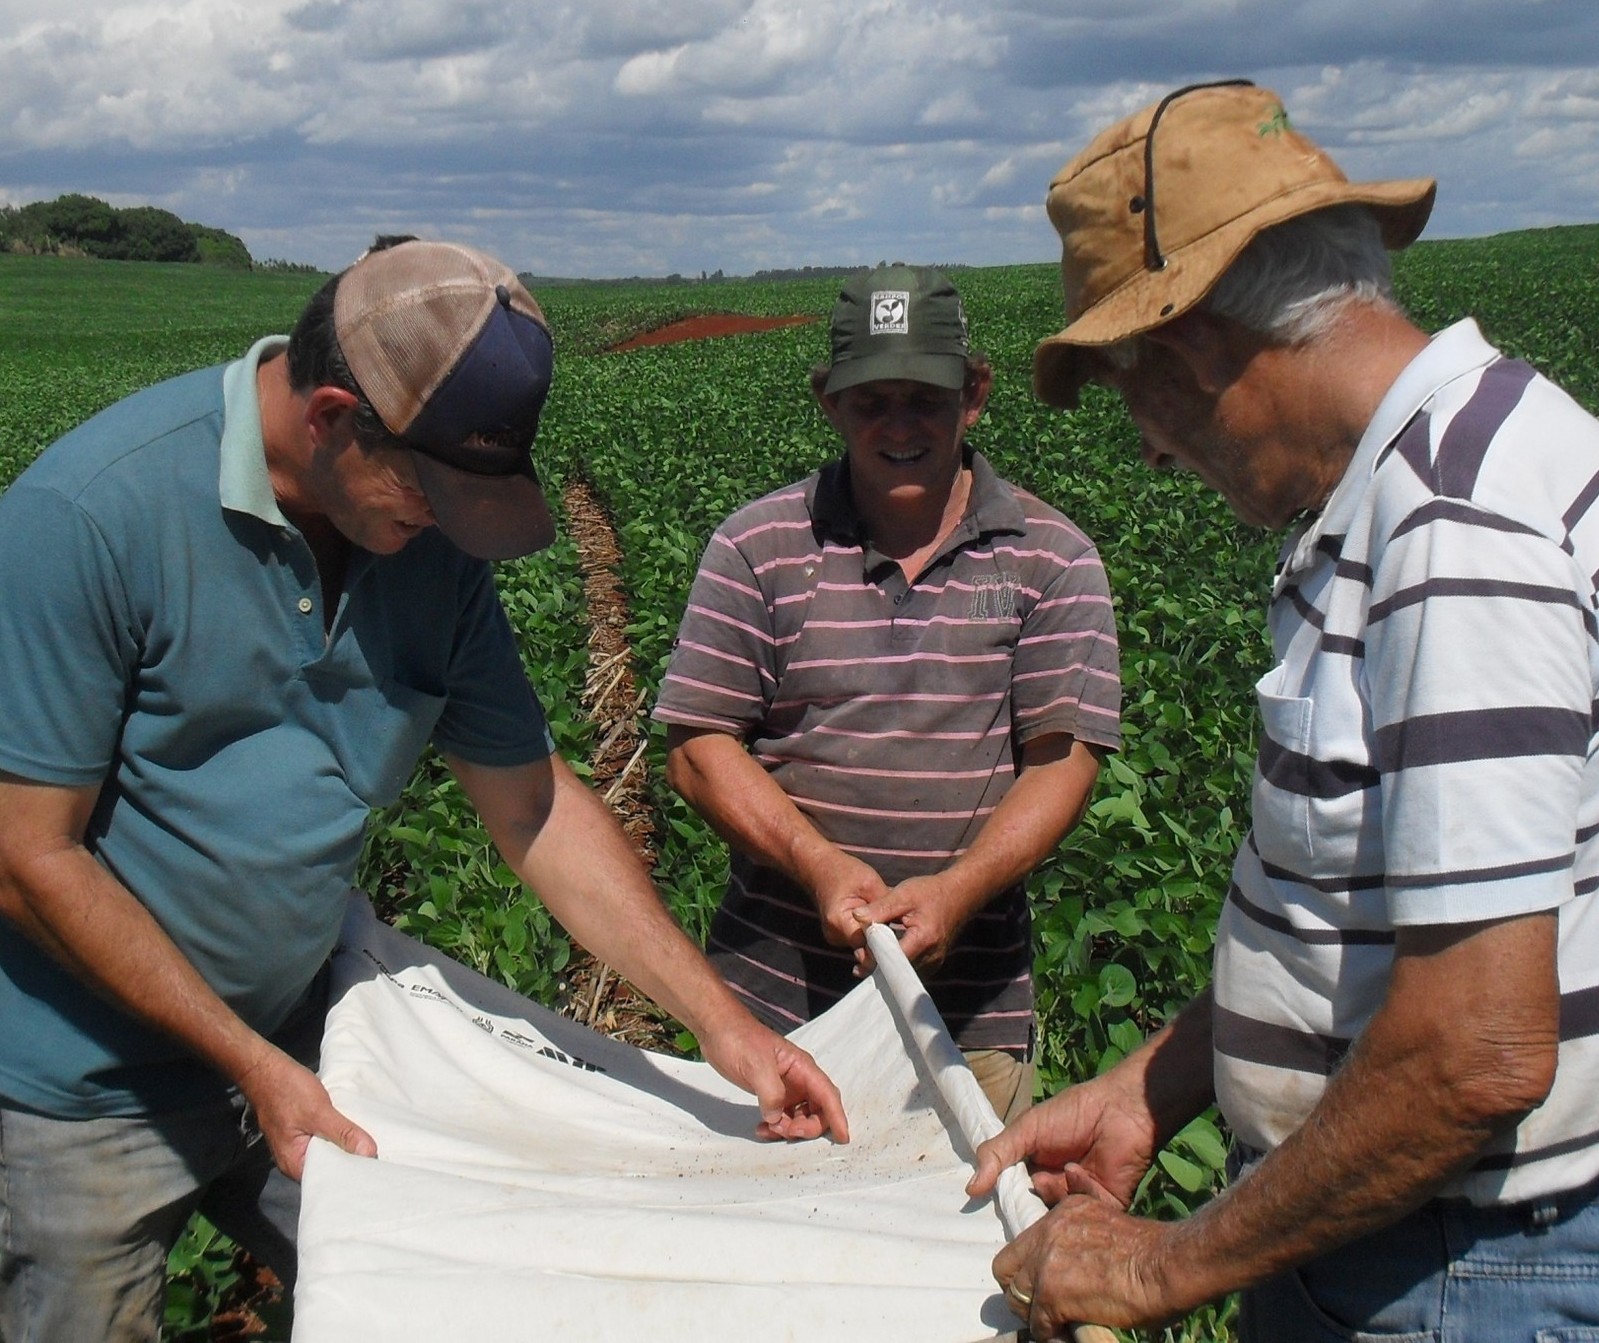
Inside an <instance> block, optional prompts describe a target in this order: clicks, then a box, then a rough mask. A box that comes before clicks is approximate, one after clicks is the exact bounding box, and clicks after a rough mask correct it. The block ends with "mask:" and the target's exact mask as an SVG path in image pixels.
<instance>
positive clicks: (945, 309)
mask: <svg viewBox="0 0 1599 1343" xmlns="http://www.w3.org/2000/svg"><path fill="white" fill-rule="evenodd" d="M969 352H970V345H969V343H968V340H967V335H966V310H965V309H964V308H963V307H962V306H961V298H960V295H959V294H957V293H956V292H955V286H954V285H952V284H951V283H950V282H949V279H948V277H947V276H945V275H944V274H943V272H941V271H937V270H934V269H932V267H930V266H879V267H878V268H877V269H876V270H874V271H867V272H865V273H863V274H860V275H854V276H851V277H850V278H849V279H848V280H847V281H845V283H844V288H843V289H842V290H840V291H839V295H838V302H837V303H835V304H834V305H833V358H832V362H831V364H830V365H829V368H828V374H827V381H826V383H825V384H824V385H823V388H822V390H823V391H824V392H826V393H827V394H828V395H832V394H833V393H835V392H841V391H843V390H844V389H845V388H846V387H855V386H857V385H859V384H860V383H863V382H879V381H883V380H886V379H890V378H904V379H907V380H909V381H911V382H926V383H931V384H932V385H933V386H935V387H948V388H951V389H955V388H960V387H963V386H965V384H966V356H967V354H968V353H969Z"/></svg>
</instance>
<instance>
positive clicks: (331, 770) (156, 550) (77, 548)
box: [0, 337, 552, 1117]
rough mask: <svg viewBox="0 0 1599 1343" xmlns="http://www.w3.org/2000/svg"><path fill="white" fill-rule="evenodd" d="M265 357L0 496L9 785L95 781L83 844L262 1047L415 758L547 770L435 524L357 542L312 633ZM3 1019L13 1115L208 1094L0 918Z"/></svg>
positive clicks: (111, 416) (156, 405)
mask: <svg viewBox="0 0 1599 1343" xmlns="http://www.w3.org/2000/svg"><path fill="white" fill-rule="evenodd" d="M284 344H285V342H284V340H283V338H281V337H270V338H268V339H266V340H263V341H261V342H259V343H258V344H257V345H256V346H255V347H254V348H253V349H251V351H250V352H249V354H248V355H247V356H246V357H245V358H244V359H242V360H240V361H238V362H237V363H234V364H231V365H228V366H227V367H226V368H220V367H219V368H211V369H205V370H201V371H199V372H196V373H190V374H187V375H185V376H183V377H179V378H175V379H173V380H172V381H170V382H165V383H162V384H160V385H159V386H156V387H152V388H149V389H147V390H145V391H142V392H139V393H137V394H135V395H134V396H131V397H129V398H128V399H126V400H125V401H122V402H119V403H118V404H116V405H114V406H112V407H110V408H109V409H108V410H106V411H104V412H102V413H101V414H99V415H97V416H95V417H94V418H93V419H92V420H89V421H88V422H87V423H85V424H83V425H81V426H80V427H79V428H77V429H75V430H73V431H72V432H71V433H69V434H68V435H66V437H64V438H62V439H61V440H59V441H58V442H57V443H55V444H53V445H52V446H51V447H50V448H48V449H47V450H46V451H45V452H43V453H42V454H41V455H40V456H39V458H38V459H37V461H35V462H34V464H33V465H32V466H30V467H29V468H28V469H27V470H26V471H25V472H23V473H22V475H21V476H20V477H18V479H17V480H16V482H15V483H14V484H13V485H12V486H11V488H10V489H9V490H7V491H6V493H5V494H4V495H3V496H0V704H3V710H0V770H5V771H8V772H10V773H12V774H16V775H20V776H21V777H23V778H26V779H32V780H36V781H38V782H41V783H47V784H59V785H63V786H66V787H70V788H82V787H98V788H99V789H100V794H99V802H98V805H97V806H96V808H95V811H94V814H93V818H92V820H91V822H90V824H89V828H88V833H87V836H86V844H87V846H88V848H89V849H90V851H91V852H92V853H93V854H94V856H95V857H96V858H97V859H98V860H99V861H100V862H101V863H103V864H104V865H105V867H106V868H107V869H108V870H110V871H111V872H112V873H114V874H115V875H116V877H117V878H118V879H119V880H120V881H121V882H122V883H123V884H124V885H125V886H126V887H127V888H128V889H129V890H130V891H132V892H133V893H134V895H135V896H137V897H138V899H139V900H140V901H141V902H143V904H144V905H145V906H146V907H147V908H148V909H149V910H150V912H151V913H152V914H153V915H154V916H155V918H156V919H157V920H158V921H159V922H160V924H161V926H162V927H163V928H164V929H165V930H166V932H167V933H168V934H169V935H170V936H171V937H172V939H173V941H174V942H176V943H177V945H178V947H179V948H180V949H181V950H182V952H183V953H184V955H186V956H187V957H188V958H189V959H190V960H191V961H192V962H193V963H194V965H195V966H196V967H197V968H198V969H199V971H200V973H201V974H202V975H203V976H204V977H205V979H206V981H207V982H208V983H209V984H210V985H211V986H212V987H213V988H214V989H216V991H217V992H218V993H219V994H220V995H221V996H222V997H223V998H224V999H225V1000H226V1001H227V1002H228V1003H229V1004H230V1005H231V1006H232V1007H233V1008H234V1010H235V1011H237V1012H238V1013H239V1015H240V1016H241V1017H243V1018H244V1020H245V1021H247V1022H248V1023H249V1024H250V1025H251V1026H252V1027H254V1028H255V1029H257V1030H259V1031H262V1032H263V1033H268V1034H270V1033H271V1032H272V1031H273V1030H274V1029H275V1028H276V1027H277V1026H278V1025H279V1024H281V1023H282V1022H283V1020H284V1018H285V1017H286V1016H287V1014H288V1013H289V1011H290V1009H291V1008H292V1007H293V1006H294V1005H295V1003H296V1002H297V1000H299V999H300V998H301V997H302V995H303V994H304V992H305V990H306V988H307V986H308V985H309V984H310V982H311V980H312V978H313V977H314V976H315V974H316V972H317V969H318V968H319V967H320V966H321V964H322V962H323V961H324V960H325V959H326V957H327V956H328V953H329V952H330V950H331V949H332V947H333V943H334V939H335V936H336V934H337V932H338V928H339V921H340V917H341V915H342V912H343V907H344V901H345V895H346V892H347V891H348V889H349V885H350V883H351V881H352V879H353V877H354V874H355V868H356V862H357V860H358V858H359V855H360V851H361V841H362V834H363V830H364V828H365V824H366V820H367V816H368V813H369V811H370V810H371V809H372V808H373V807H380V806H383V805H384V804H386V803H389V802H392V801H393V800H394V799H395V798H396V797H397V796H398V795H399V792H400V789H401V788H402V787H403V786H404V784H405V782H406V781H407V779H408V778H409V777H410V775H411V772H412V770H413V769H414V768H415V765H416V762H417V759H418V757H419V755H420V754H421V752H422V750H423V748H424V747H425V746H426V745H427V743H428V742H429V740H430V739H431V740H432V741H433V742H434V743H435V744H436V745H437V746H438V747H439V748H440V749H442V750H445V751H448V752H451V753H452V754H456V755H459V756H461V757H463V758H464V759H467V760H470V761H473V762H474V763H478V764H485V765H516V764H523V763H526V762H529V761H532V760H537V759H542V758H543V757H544V756H546V755H548V754H549V753H550V751H551V750H552V745H551V741H550V737H549V732H548V729H547V728H546V726H545V721H544V715H543V713H542V711H541V709H540V707H539V704H538V701H537V698H536V697H535V695H534V693H533V691H532V689H531V687H530V686H529V685H528V682H527V678H526V676H525V675H524V674H523V670H522V665H521V661H520V659H519V657H518V654H517V650H516V645H515V641H514V639H513V637H512V633H511V629H510V626H509V624H508V622H507V621H506V618H505V614H504V611H503V610H502V608H501V606H500V603H499V599H498V597H497V596H496V594H495V590H494V581H493V574H492V571H491V569H490V567H489V565H487V564H486V563H484V562H482V561H480V560H475V559H472V558H470V557H468V556H467V555H464V554H463V553H462V552H461V551H459V550H457V549H456V548H455V547H454V546H453V545H452V544H451V543H450V542H449V541H447V540H446V539H445V538H444V537H443V535H442V534H440V533H439V532H437V531H428V532H425V533H423V534H422V535H420V536H418V537H417V538H416V539H414V540H413V541H412V542H411V543H410V544H409V545H407V546H406V547H405V548H404V549H403V550H401V551H400V552H399V553H398V554H395V555H389V556H374V555H371V554H369V553H367V552H365V551H361V550H356V551H355V552H354V553H353V555H352V556H351V559H350V564H349V571H348V574H347V576H346V578H345V584H344V591H343V593H342V594H341V595H340V597H339V599H338V607H337V609H336V611H335V612H334V613H333V617H332V621H331V626H330V627H329V626H327V625H325V624H324V618H323V597H322V589H321V583H320V581H319V579H318V576H317V569H316V564H315V562H314V560H313V558H312V555H311V550H310V547H309V546H308V545H307V544H306V542H305V539H304V538H303V537H302V536H301V535H300V533H299V532H298V531H297V530H296V529H295V528H294V527H293V526H292V525H291V524H290V523H289V521H288V519H287V518H285V517H284V516H283V514H282V512H281V511H280V510H279V508H278V506H277V502H276V500H275V499H274V497H273V493H272V486H271V481H270V478H269V476H268V473H267V466H266V459H265V455H264V452H263V449H262V444H261V417H260V407H259V404H258V402H257V398H256V370H257V365H258V363H259V361H260V360H261V359H262V358H263V357H267V356H270V355H273V354H277V353H279V352H281V350H282V349H283V347H284ZM325 629H326V630H328V631H329V632H327V633H324V630H325ZM4 823H5V822H4V818H3V817H0V825H3V824H4ZM0 1023H3V1025H0V1097H3V1098H5V1099H6V1100H7V1101H9V1102H10V1103H11V1104H13V1105H19V1106H22V1107H25V1108H28V1109H33V1110H37V1111H40V1112H42V1113H45V1114H52V1115H60V1116H66V1117H74V1116H92V1115H107V1114H139V1113H146V1112H150V1111H155V1110H160V1109H165V1108H170V1107H172V1106H176V1105H183V1104H189V1103H192V1102H194V1101H196V1100H200V1099H204V1098H205V1097H206V1096H208V1095H210V1094H215V1093H217V1092H219V1091H220V1090H221V1089H222V1087H223V1079H221V1078H220V1077H218V1076H217V1075H216V1074H215V1073H214V1072H212V1071H211V1070H210V1069H209V1068H207V1067H206V1066H205V1065H203V1064H201V1063H200V1062H199V1060H197V1059H195V1058H194V1057H193V1056H191V1055H189V1054H187V1053H186V1052H185V1051H184V1050H182V1048H181V1047H179V1046H177V1045H175V1044H174V1043H173V1042H172V1041H171V1040H169V1039H167V1038H166V1037H165V1036H162V1035H159V1034H157V1033H155V1032H151V1031H149V1030H146V1029H145V1028H144V1027H142V1026H140V1025H139V1024H138V1023H137V1022H135V1021H134V1020H133V1019H132V1018H131V1017H129V1016H127V1015H125V1014H123V1013H121V1012H119V1011H118V1010H117V1009H115V1008H113V1007H111V1006H109V1005H107V1004H106V1003H104V1002H103V1001H102V1000H101V999H99V998H98V997H96V996H95V995H94V994H93V993H92V992H91V991H90V990H88V989H87V988H85V987H84V986H83V985H82V984H81V983H79V982H78V981H77V980H76V979H74V978H73V977H72V976H71V975H70V974H68V973H67V972H66V971H64V970H63V969H61V968H60V967H59V966H58V965H57V964H56V962H55V961H54V960H53V959H52V958H50V957H49V956H48V955H46V954H45V953H44V952H42V951H41V950H39V949H38V948H37V947H36V946H35V945H34V944H33V943H32V942H31V941H30V940H29V939H28V938H26V937H25V936H23V935H22V934H21V933H19V932H18V931H17V930H16V929H14V928H11V927H8V926H6V925H4V924H0Z"/></svg>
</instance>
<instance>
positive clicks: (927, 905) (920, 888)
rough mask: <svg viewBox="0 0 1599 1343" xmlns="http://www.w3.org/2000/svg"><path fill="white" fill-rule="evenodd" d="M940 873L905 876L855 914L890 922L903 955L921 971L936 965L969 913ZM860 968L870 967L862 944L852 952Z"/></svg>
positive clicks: (877, 920)
mask: <svg viewBox="0 0 1599 1343" xmlns="http://www.w3.org/2000/svg"><path fill="white" fill-rule="evenodd" d="M970 912H971V911H969V910H966V909H963V908H962V907H961V905H960V901H959V898H958V896H957V895H956V893H955V891H954V889H953V887H952V886H951V885H950V882H949V880H948V879H947V878H946V877H945V876H944V875H943V874H942V873H939V874H934V875H932V876H925V877H909V878H907V879H906V880H904V881H902V882H900V884H899V885H898V886H895V887H893V888H891V889H890V890H888V891H885V892H884V893H883V895H882V897H881V898H879V899H877V900H874V901H873V902H872V903H871V904H870V905H868V906H867V907H866V908H865V909H863V910H861V911H860V912H859V914H858V915H857V917H858V918H860V919H861V920H862V921H863V922H865V923H887V924H892V925H893V926H894V928H895V931H896V932H898V933H899V949H900V950H901V951H903V952H904V953H905V959H906V960H908V961H909V962H910V963H911V964H912V965H915V966H916V967H917V968H918V969H920V970H923V971H928V970H934V969H937V968H938V966H939V965H941V964H943V961H944V957H946V956H948V955H949V949H950V947H951V946H953V945H954V943H955V938H956V937H957V936H958V935H959V934H960V930H961V929H962V928H963V927H964V926H965V924H966V920H967V918H968V917H969V915H970ZM855 959H856V961H857V962H858V963H859V965H860V967H861V969H862V970H867V971H869V970H870V969H871V968H872V960H871V956H870V953H868V952H867V951H866V949H865V948H864V947H862V948H861V950H860V951H859V952H857V953H856V957H855Z"/></svg>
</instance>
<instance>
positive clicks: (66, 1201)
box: [0, 978, 326, 1343]
mask: <svg viewBox="0 0 1599 1343" xmlns="http://www.w3.org/2000/svg"><path fill="white" fill-rule="evenodd" d="M325 996H326V982H325V979H323V978H319V980H318V982H317V984H316V986H314V991H313V995H312V997H313V1000H312V1001H310V1002H308V1003H306V1004H304V1005H302V1007H301V1009H299V1010H298V1011H297V1013H296V1019H295V1021H294V1022H293V1023H292V1024H291V1028H290V1029H289V1030H287V1031H282V1032H279V1033H278V1034H277V1035H275V1036H274V1039H275V1040H276V1042H277V1043H278V1044H279V1046H280V1047H282V1048H284V1049H286V1050H287V1051H288V1052H289V1053H290V1054H292V1055H293V1056H294V1057H295V1058H297V1059H298V1060H299V1061H300V1062H302V1063H305V1064H306V1065H307V1066H308V1067H312V1068H315V1066H316V1058H317V1054H318V1052H319V1051H320V1048H321V1041H322V1020H323V1016H324V1015H325V1012H326V1005H325ZM195 1212H200V1213H203V1214H204V1215H205V1216H206V1217H208V1218H209V1219H210V1220H211V1222H212V1223H213V1224H215V1225H216V1226H217V1227H218V1228H219V1229H220V1230H222V1231H224V1232H225V1233H227V1234H228V1235H229V1236H231V1237H233V1239H234V1240H236V1241H238V1242H239V1244H241V1245H243V1246H244V1247H245V1248H246V1249H248V1250H249V1251H250V1252H251V1253H252V1254H254V1255H256V1257H257V1258H259V1259H261V1260H262V1261H263V1262H265V1263H267V1264H269V1265H271V1267H272V1269H273V1271H274V1272H276V1273H277V1275H278V1277H279V1278H281V1279H282V1280H283V1282H284V1284H285V1285H286V1286H289V1287H292V1286H293V1283H294V1276H295V1269H296V1256H295V1235H296V1232H297V1230H298V1226H299V1217H300V1187H299V1185H297V1184H295V1183H294V1182H293V1181H292V1180H290V1179H289V1178H288V1177H287V1176H285V1175H284V1174H283V1173H282V1172H281V1171H279V1170H278V1168H277V1166H276V1164H275V1163H274V1161H273V1159H272V1154H271V1151H270V1150H269V1149H268V1147H267V1144H266V1142H265V1140H264V1139H263V1138H262V1137H261V1132H260V1129H259V1128H257V1127H256V1123H255V1117H254V1115H253V1114H252V1113H251V1111H250V1108H249V1106H248V1105H247V1104H246V1103H245V1101H244V1099H243V1098H242V1097H241V1096H239V1095H237V1094H236V1093H230V1094H229V1095H228V1096H225V1097H223V1098H221V1099H219V1100H217V1101H214V1102H211V1103H208V1104H204V1105H197V1106H193V1107H191V1108H188V1109H182V1110H170V1111H164V1112H162V1113H160V1114H152V1115H139V1116H132V1117H126V1118H119V1117H110V1118H100V1119H57V1118H52V1117H50V1116H47V1115H39V1114H34V1113H32V1112H30V1111H27V1110H17V1109H8V1108H6V1107H5V1106H4V1105H3V1104H0V1339H3V1340H5V1341H6V1343H87V1341H89V1340H93V1343H100V1340H107V1343H156V1340H158V1339H159V1338H160V1337H161V1321H162V1316H163V1314H164V1311H165V1298H166V1267H167V1255H168V1254H169V1253H170V1252H171V1250H172V1247H173V1245H175V1244H176V1243H177V1239H178V1237H179V1235H181V1234H182V1232H183V1228H184V1226H185V1225H186V1224H187V1223H188V1220H189V1218H190V1217H191V1216H192V1215H193V1214H194V1213H195Z"/></svg>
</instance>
